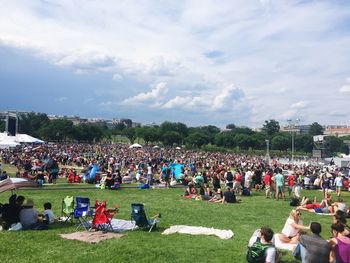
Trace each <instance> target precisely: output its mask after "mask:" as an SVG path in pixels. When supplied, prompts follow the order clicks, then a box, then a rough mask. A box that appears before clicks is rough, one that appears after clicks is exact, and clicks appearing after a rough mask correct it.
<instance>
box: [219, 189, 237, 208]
mask: <svg viewBox="0 0 350 263" xmlns="http://www.w3.org/2000/svg"><path fill="white" fill-rule="evenodd" d="M222 203H223V204H224V203H229V204H233V203H237V199H236V195H235V193H234V192H233V190H232V189H231V188H230V187H227V188H226V191H225V192H224V194H223V197H222Z"/></svg>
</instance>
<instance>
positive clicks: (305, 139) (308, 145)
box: [295, 134, 314, 153]
mask: <svg viewBox="0 0 350 263" xmlns="http://www.w3.org/2000/svg"><path fill="white" fill-rule="evenodd" d="M313 145H314V143H313V137H312V136H311V135H309V134H299V135H296V137H295V150H296V151H303V152H308V153H311V152H312V149H313Z"/></svg>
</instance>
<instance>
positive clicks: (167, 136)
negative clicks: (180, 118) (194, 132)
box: [162, 131, 183, 146]
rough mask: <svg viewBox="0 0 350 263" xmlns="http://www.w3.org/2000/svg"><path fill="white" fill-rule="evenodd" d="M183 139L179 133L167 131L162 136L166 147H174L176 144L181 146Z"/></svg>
mask: <svg viewBox="0 0 350 263" xmlns="http://www.w3.org/2000/svg"><path fill="white" fill-rule="evenodd" d="M182 140H183V137H182V136H181V134H180V133H179V132H177V131H167V132H165V133H164V134H163V136H162V142H163V144H164V145H167V146H172V145H174V144H181V142H182Z"/></svg>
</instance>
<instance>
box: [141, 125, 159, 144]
mask: <svg viewBox="0 0 350 263" xmlns="http://www.w3.org/2000/svg"><path fill="white" fill-rule="evenodd" d="M136 134H137V137H139V138H142V139H143V140H144V141H145V143H146V144H148V143H149V142H157V141H160V140H161V138H160V135H159V134H160V133H159V127H157V126H153V127H148V126H144V127H140V128H138V129H137V130H136Z"/></svg>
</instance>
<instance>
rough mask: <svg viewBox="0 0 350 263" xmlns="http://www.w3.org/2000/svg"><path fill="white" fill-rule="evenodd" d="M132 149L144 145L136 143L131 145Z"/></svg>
mask: <svg viewBox="0 0 350 263" xmlns="http://www.w3.org/2000/svg"><path fill="white" fill-rule="evenodd" d="M129 148H130V149H133V148H142V145H140V144H138V143H134V144H132V145H130V146H129Z"/></svg>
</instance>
